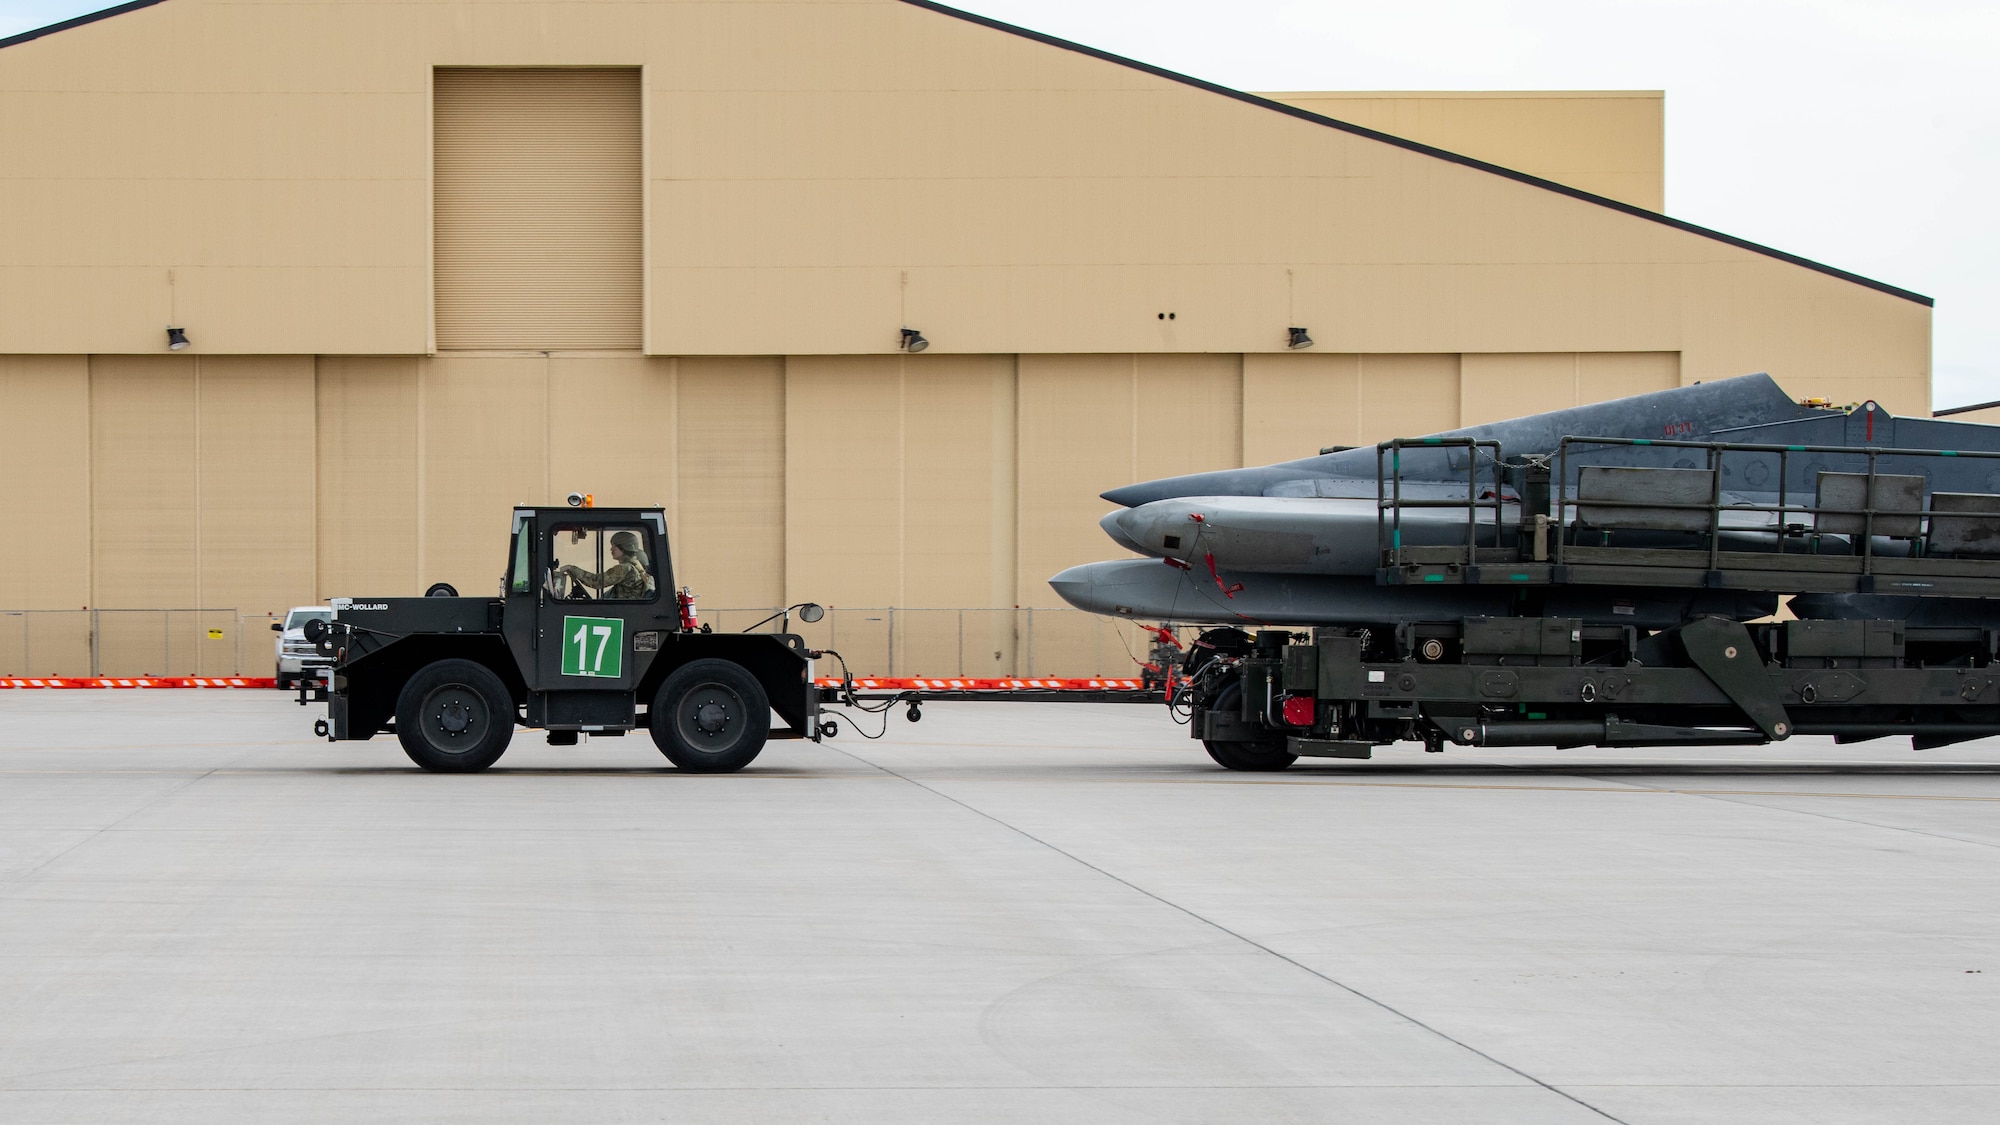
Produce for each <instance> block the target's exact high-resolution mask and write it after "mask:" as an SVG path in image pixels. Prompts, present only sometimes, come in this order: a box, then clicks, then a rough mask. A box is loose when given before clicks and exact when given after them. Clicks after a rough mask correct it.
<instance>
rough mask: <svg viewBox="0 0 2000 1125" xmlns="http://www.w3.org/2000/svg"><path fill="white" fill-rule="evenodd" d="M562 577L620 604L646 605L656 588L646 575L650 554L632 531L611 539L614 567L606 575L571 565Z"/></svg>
mask: <svg viewBox="0 0 2000 1125" xmlns="http://www.w3.org/2000/svg"><path fill="white" fill-rule="evenodd" d="M560 573H562V574H566V575H568V576H569V579H570V581H572V582H574V583H577V584H578V585H580V586H586V587H589V588H590V589H592V590H601V591H603V593H602V594H600V595H599V596H600V597H604V598H611V599H616V600H618V601H643V600H644V599H645V598H646V596H647V593H648V590H649V587H651V585H652V579H651V577H650V576H648V575H647V573H646V552H645V551H643V550H641V549H640V547H639V536H638V534H637V533H636V532H631V531H620V532H618V533H616V534H614V535H613V536H612V537H611V565H610V566H608V567H605V568H604V572H603V573H602V574H593V573H591V572H590V571H588V570H585V569H583V568H582V567H580V566H576V565H574V564H571V563H564V564H563V567H562V570H561V571H560Z"/></svg>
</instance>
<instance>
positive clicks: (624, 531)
mask: <svg viewBox="0 0 2000 1125" xmlns="http://www.w3.org/2000/svg"><path fill="white" fill-rule="evenodd" d="M650 547H651V539H650V537H649V536H648V535H647V534H646V530H645V529H644V528H642V527H558V528H556V529H555V531H554V533H553V534H552V535H551V536H550V541H549V575H550V584H551V587H552V589H551V591H550V592H551V593H553V594H554V595H555V596H557V597H559V598H563V599H566V600H569V601H605V602H646V601H652V600H653V599H654V598H656V597H658V596H659V579H658V571H657V569H656V568H655V566H654V564H653V556H652V551H651V550H650Z"/></svg>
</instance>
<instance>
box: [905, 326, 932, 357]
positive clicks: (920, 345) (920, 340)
mask: <svg viewBox="0 0 2000 1125" xmlns="http://www.w3.org/2000/svg"><path fill="white" fill-rule="evenodd" d="M930 346H931V342H930V341H929V340H926V339H924V334H923V333H921V332H919V331H917V330H916V329H914V328H905V329H903V343H902V345H901V347H902V349H903V350H904V351H906V352H911V353H916V352H920V351H923V350H924V349H925V348H928V347H930Z"/></svg>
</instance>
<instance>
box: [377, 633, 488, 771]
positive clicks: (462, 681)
mask: <svg viewBox="0 0 2000 1125" xmlns="http://www.w3.org/2000/svg"><path fill="white" fill-rule="evenodd" d="M453 728H456V729H453ZM513 737H514V697H513V696H512V695H510V694H508V691H507V685H506V684H504V683H502V682H500V677H499V676H497V675H495V674H494V672H493V670H492V669H491V668H488V667H487V666H485V665H484V664H476V663H474V662H472V661H470V660H439V661H437V662H435V663H432V664H426V665H425V666H423V667H422V668H420V669H418V670H417V674H416V675H414V676H411V677H410V680H409V682H408V683H406V684H404V685H403V692H402V694H401V695H399V696H397V697H396V740H397V741H398V742H401V743H402V744H403V753H405V754H408V755H409V756H410V760H411V761H413V762H415V763H417V764H418V765H420V766H422V767H424V768H425V769H427V770H432V771H435V772H437V773H472V772H475V771H477V770H483V769H485V768H486V767H487V766H490V765H492V764H493V763H494V762H497V761H499V760H500V755H502V754H505V753H506V752H507V743H508V742H509V741H511V740H512V739H513Z"/></svg>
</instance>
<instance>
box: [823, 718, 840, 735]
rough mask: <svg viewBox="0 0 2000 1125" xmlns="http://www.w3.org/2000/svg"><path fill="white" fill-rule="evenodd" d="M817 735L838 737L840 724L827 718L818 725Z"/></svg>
mask: <svg viewBox="0 0 2000 1125" xmlns="http://www.w3.org/2000/svg"><path fill="white" fill-rule="evenodd" d="M819 736H820V737H821V738H838V737H839V736H840V724H839V723H837V722H835V721H833V720H832V719H828V720H827V721H825V722H823V723H821V724H820V725H819Z"/></svg>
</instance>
